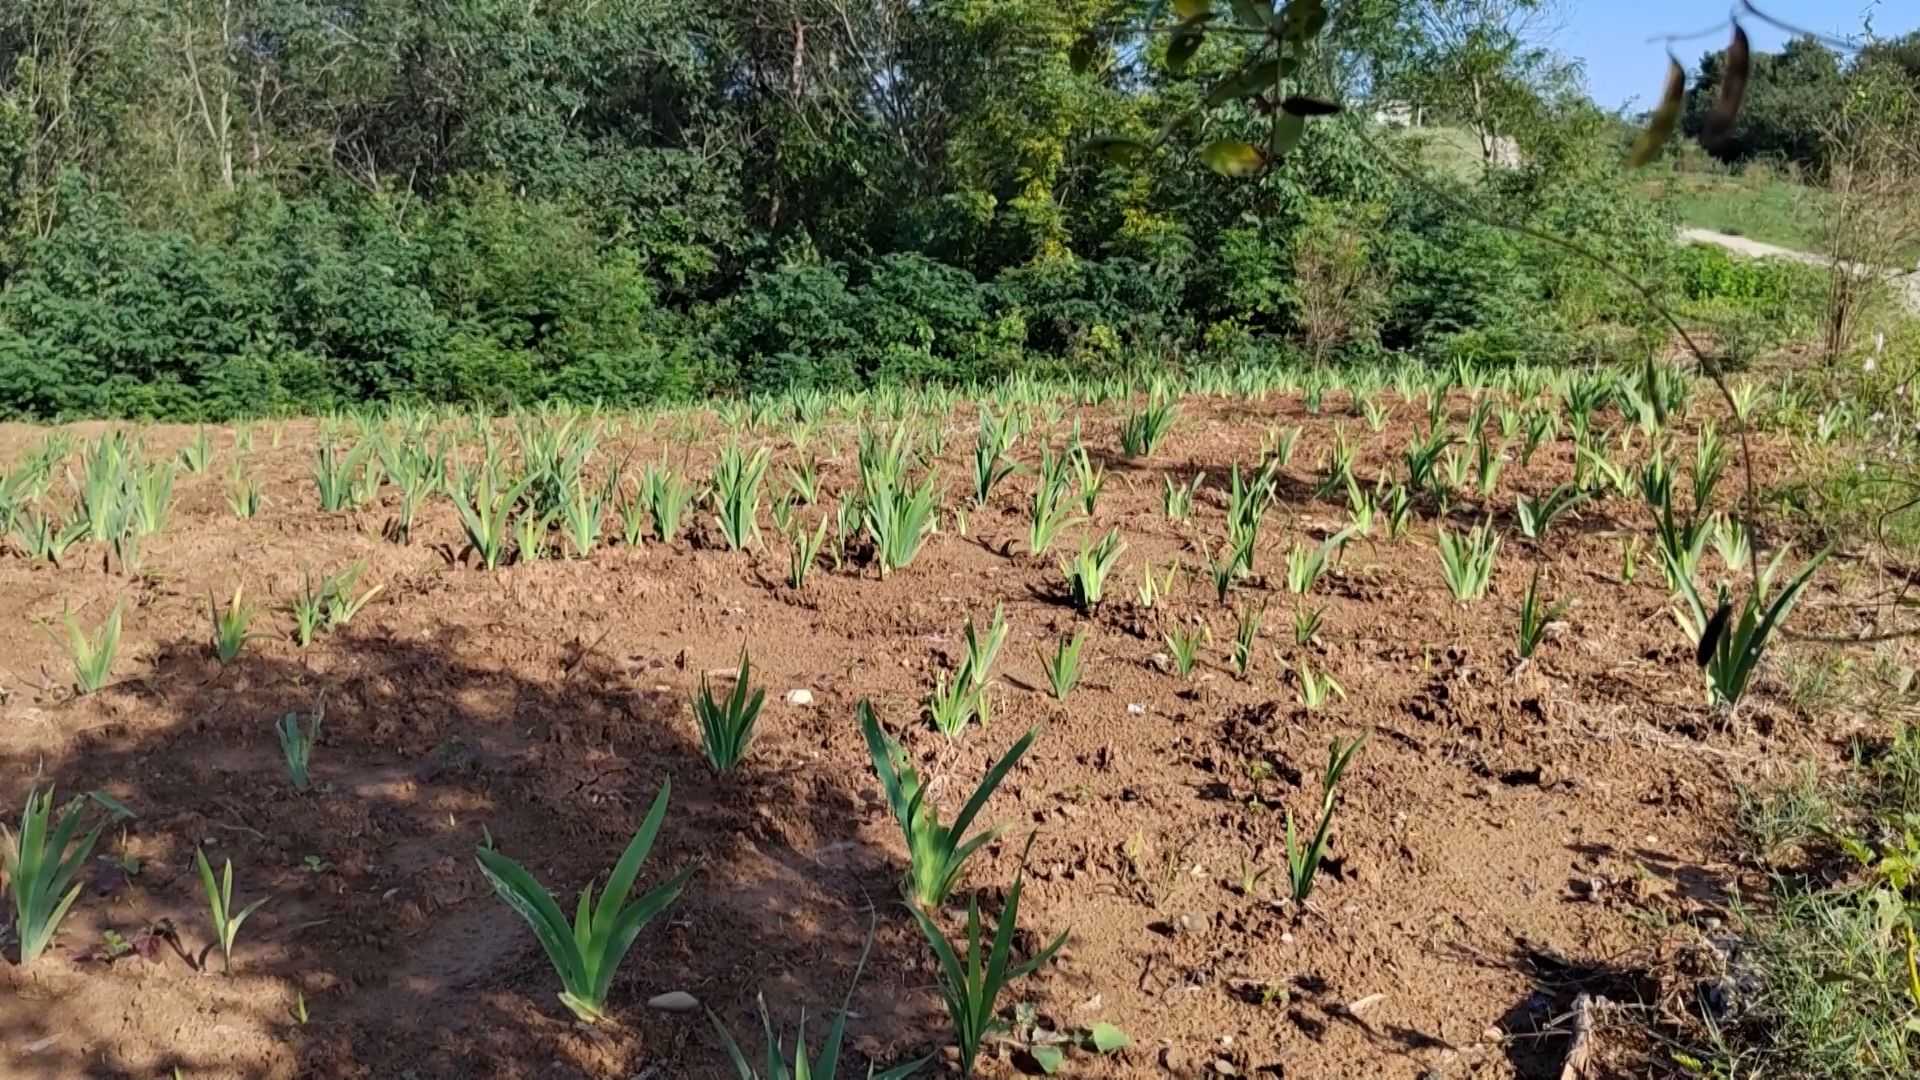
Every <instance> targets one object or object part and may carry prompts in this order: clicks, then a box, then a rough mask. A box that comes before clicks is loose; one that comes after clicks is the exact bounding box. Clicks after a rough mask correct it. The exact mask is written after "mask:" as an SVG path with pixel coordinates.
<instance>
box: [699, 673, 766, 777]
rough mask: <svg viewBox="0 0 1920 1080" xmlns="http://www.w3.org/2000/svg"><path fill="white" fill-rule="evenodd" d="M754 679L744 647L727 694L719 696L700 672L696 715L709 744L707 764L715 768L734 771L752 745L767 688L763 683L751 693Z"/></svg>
mask: <svg viewBox="0 0 1920 1080" xmlns="http://www.w3.org/2000/svg"><path fill="white" fill-rule="evenodd" d="M752 679H753V661H752V660H750V659H749V658H748V657H747V650H745V649H741V650H740V670H739V671H738V672H737V673H736V674H735V675H734V680H733V692H732V693H731V694H728V695H727V696H726V697H725V698H723V699H716V698H715V697H714V696H713V687H712V686H710V685H708V683H707V677H706V675H705V674H702V675H701V676H700V689H699V691H698V692H697V693H695V694H694V695H693V715H694V718H695V719H696V720H698V721H699V722H700V744H701V745H702V746H703V747H705V748H706V754H707V764H709V765H711V766H713V771H714V772H717V773H730V772H732V771H733V770H734V769H736V768H738V767H739V765H740V762H741V760H742V759H744V758H745V757H746V756H747V750H748V749H749V748H751V747H752V746H753V735H754V731H755V729H756V728H757V727H758V726H759V723H760V707H761V706H762V705H764V704H765V703H766V700H767V691H766V688H765V687H761V688H759V689H757V690H753V691H752V692H751V695H749V689H748V688H749V685H750V684H751V682H752Z"/></svg>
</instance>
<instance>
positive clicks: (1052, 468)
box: [1027, 447, 1075, 555]
mask: <svg viewBox="0 0 1920 1080" xmlns="http://www.w3.org/2000/svg"><path fill="white" fill-rule="evenodd" d="M1066 465H1067V459H1066V457H1065V456H1064V455H1063V456H1060V457H1055V456H1054V454H1053V451H1052V450H1050V449H1048V448H1046V447H1042V448H1041V450H1040V472H1039V475H1040V479H1039V483H1038V484H1037V485H1036V486H1035V487H1034V489H1033V505H1032V509H1031V514H1032V518H1031V522H1030V524H1029V526H1028V529H1027V550H1028V551H1029V552H1031V553H1033V554H1034V555H1044V554H1046V553H1047V549H1048V548H1050V547H1052V546H1053V538H1054V537H1055V536H1058V535H1059V533H1060V530H1061V529H1064V528H1066V527H1067V526H1068V525H1069V524H1072V523H1073V521H1074V520H1075V517H1074V512H1073V506H1072V504H1071V503H1069V502H1068V501H1067V472H1066Z"/></svg>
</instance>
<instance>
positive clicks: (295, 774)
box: [273, 709, 326, 792]
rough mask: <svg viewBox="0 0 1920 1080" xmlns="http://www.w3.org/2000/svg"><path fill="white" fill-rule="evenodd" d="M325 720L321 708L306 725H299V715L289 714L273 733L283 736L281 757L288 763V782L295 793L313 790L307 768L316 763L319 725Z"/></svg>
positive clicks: (324, 713) (282, 718)
mask: <svg viewBox="0 0 1920 1080" xmlns="http://www.w3.org/2000/svg"><path fill="white" fill-rule="evenodd" d="M325 720H326V710H324V709H318V710H315V711H314V712H313V714H312V715H310V716H308V717H307V722H306V724H304V725H302V724H301V723H300V714H299V713H288V714H286V715H285V716H282V717H281V718H280V722H279V723H278V724H275V725H274V728H273V730H274V732H275V733H276V734H278V735H279V736H280V756H281V758H282V759H283V760H285V761H286V763H287V781H288V782H289V783H291V784H292V785H293V790H295V791H299V792H305V791H307V790H309V789H310V788H312V787H313V780H312V778H311V776H310V774H309V773H308V767H309V766H311V765H312V763H313V747H314V744H315V743H317V742H319V741H320V725H321V723H322V722H324V721H325Z"/></svg>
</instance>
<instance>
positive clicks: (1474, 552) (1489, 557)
mask: <svg viewBox="0 0 1920 1080" xmlns="http://www.w3.org/2000/svg"><path fill="white" fill-rule="evenodd" d="M1439 542H1440V569H1441V574H1442V576H1443V577H1444V578H1445V579H1446V582H1447V590H1448V591H1449V592H1451V593H1453V598H1454V599H1455V600H1458V601H1460V602H1461V603H1463V604H1464V603H1467V602H1468V601H1472V600H1478V599H1480V598H1481V597H1483V596H1485V595H1486V594H1487V586H1488V585H1490V584H1491V583H1492V581H1493V560H1494V556H1495V555H1497V554H1499V552H1500V534H1498V533H1496V532H1494V531H1493V530H1492V529H1491V528H1489V527H1488V526H1487V525H1485V524H1480V525H1475V526H1474V527H1473V528H1471V529H1469V530H1467V532H1466V533H1465V534H1464V535H1463V534H1461V533H1457V532H1454V531H1453V530H1451V529H1446V528H1442V529H1441V530H1440V532H1439Z"/></svg>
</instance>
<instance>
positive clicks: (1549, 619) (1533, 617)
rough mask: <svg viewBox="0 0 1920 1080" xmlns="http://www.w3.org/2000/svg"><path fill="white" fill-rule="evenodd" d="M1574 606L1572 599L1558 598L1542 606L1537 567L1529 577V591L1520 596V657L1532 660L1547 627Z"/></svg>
mask: <svg viewBox="0 0 1920 1080" xmlns="http://www.w3.org/2000/svg"><path fill="white" fill-rule="evenodd" d="M1572 606H1573V604H1572V602H1571V601H1567V600H1556V601H1553V602H1552V603H1549V604H1546V605H1545V606H1544V607H1543V606H1541V601H1540V571H1539V570H1538V569H1535V570H1534V572H1533V576H1532V577H1531V578H1528V579H1527V591H1526V594H1525V595H1524V596H1522V597H1521V598H1520V636H1519V647H1518V652H1519V654H1520V659H1521V660H1523V661H1525V660H1531V659H1532V658H1533V654H1534V652H1535V650H1537V649H1539V648H1540V642H1541V640H1542V639H1544V638H1545V637H1546V634H1547V627H1549V626H1551V625H1553V624H1554V623H1556V622H1559V621H1560V619H1561V617H1562V616H1564V615H1566V613H1567V610H1568V609H1569V608H1571V607H1572Z"/></svg>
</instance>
